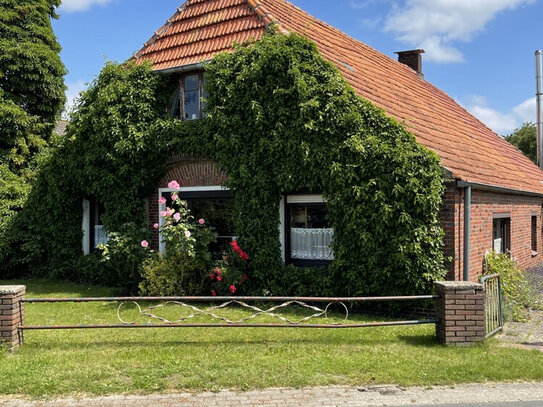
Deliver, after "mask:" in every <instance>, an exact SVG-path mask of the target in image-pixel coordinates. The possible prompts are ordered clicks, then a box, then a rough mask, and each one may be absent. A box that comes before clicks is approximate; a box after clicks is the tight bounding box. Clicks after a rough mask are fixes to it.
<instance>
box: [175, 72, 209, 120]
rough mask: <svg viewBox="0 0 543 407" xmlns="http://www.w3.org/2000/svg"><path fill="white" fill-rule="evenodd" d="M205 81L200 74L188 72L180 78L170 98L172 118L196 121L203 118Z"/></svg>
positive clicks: (205, 95)
mask: <svg viewBox="0 0 543 407" xmlns="http://www.w3.org/2000/svg"><path fill="white" fill-rule="evenodd" d="M204 85H205V79H204V77H203V73H202V72H189V73H186V74H184V75H182V76H181V78H180V82H179V86H178V87H177V89H176V90H175V93H174V95H173V98H172V105H171V106H170V112H171V114H172V117H177V118H182V119H183V120H196V119H200V118H202V117H205V113H203V111H204V110H205V101H204V99H205V98H206V97H207V92H206V91H205V86H204Z"/></svg>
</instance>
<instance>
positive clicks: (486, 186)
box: [456, 181, 543, 197]
mask: <svg viewBox="0 0 543 407" xmlns="http://www.w3.org/2000/svg"><path fill="white" fill-rule="evenodd" d="M542 182H543V181H542ZM456 186H457V187H458V188H466V187H472V188H473V189H478V190H481V191H490V192H499V193H502V194H515V195H524V196H538V197H543V192H531V191H523V190H521V189H514V188H507V187H499V186H496V185H489V184H482V183H479V182H470V181H457V182H456ZM541 186H542V187H543V183H542V184H541Z"/></svg>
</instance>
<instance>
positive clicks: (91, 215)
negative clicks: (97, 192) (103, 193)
mask: <svg viewBox="0 0 543 407" xmlns="http://www.w3.org/2000/svg"><path fill="white" fill-rule="evenodd" d="M104 213H105V208H104V205H103V204H101V203H99V202H98V201H96V200H95V199H83V220H82V223H81V227H82V229H83V241H82V246H83V254H85V255H87V254H89V253H90V252H92V251H94V249H96V248H97V247H98V245H99V244H104V245H105V244H107V242H108V241H109V233H108V231H107V229H106V228H105V226H104V224H103V221H102V217H103V215H104Z"/></svg>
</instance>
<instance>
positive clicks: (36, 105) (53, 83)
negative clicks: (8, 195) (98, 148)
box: [0, 0, 66, 173]
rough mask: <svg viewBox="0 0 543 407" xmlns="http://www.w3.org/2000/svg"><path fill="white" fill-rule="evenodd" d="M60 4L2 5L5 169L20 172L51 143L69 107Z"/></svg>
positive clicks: (1, 146) (1, 1)
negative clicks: (56, 21) (56, 27)
mask: <svg viewBox="0 0 543 407" xmlns="http://www.w3.org/2000/svg"><path fill="white" fill-rule="evenodd" d="M59 5H60V0H25V1H20V0H0V128H1V129H2V130H1V131H2V133H1V138H0V164H3V165H7V166H8V168H9V169H10V171H14V172H16V173H19V172H20V171H22V170H24V169H25V168H27V167H28V162H29V161H30V160H31V159H32V157H33V156H34V155H35V153H36V152H37V151H39V149H40V148H41V147H43V146H44V145H46V144H47V143H48V142H49V141H50V138H51V134H52V130H53V126H54V123H55V121H56V120H57V118H58V116H59V113H60V110H61V108H62V106H63V105H64V102H65V95H64V91H65V86H64V79H63V76H64V75H65V73H66V68H65V67H64V65H63V63H62V62H61V60H60V57H59V52H60V49H61V48H60V45H59V44H58V42H57V39H56V37H55V35H54V33H53V29H52V26H51V19H52V18H57V17H58V16H57V14H56V13H55V7H58V6H59Z"/></svg>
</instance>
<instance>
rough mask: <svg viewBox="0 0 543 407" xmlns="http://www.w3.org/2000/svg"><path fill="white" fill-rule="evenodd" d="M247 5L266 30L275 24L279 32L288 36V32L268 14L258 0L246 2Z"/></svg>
mask: <svg viewBox="0 0 543 407" xmlns="http://www.w3.org/2000/svg"><path fill="white" fill-rule="evenodd" d="M246 1H247V5H248V6H249V7H250V8H251V9H252V10H253V11H254V12H255V13H256V15H257V16H258V18H260V19H261V20H262V21H263V22H264V24H265V25H266V28H268V27H269V26H270V25H272V24H275V25H276V26H277V28H278V30H279V32H281V33H283V34H288V33H289V31H288V30H286V29H285V28H283V26H282V25H281V22H280V21H279V20H278V19H277V18H276V17H275V16H274V15H273V14H272V13H270V12H269V11H268V10H267V9H266V7H264V5H263V4H262V3H261V2H260V0H246Z"/></svg>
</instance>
